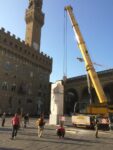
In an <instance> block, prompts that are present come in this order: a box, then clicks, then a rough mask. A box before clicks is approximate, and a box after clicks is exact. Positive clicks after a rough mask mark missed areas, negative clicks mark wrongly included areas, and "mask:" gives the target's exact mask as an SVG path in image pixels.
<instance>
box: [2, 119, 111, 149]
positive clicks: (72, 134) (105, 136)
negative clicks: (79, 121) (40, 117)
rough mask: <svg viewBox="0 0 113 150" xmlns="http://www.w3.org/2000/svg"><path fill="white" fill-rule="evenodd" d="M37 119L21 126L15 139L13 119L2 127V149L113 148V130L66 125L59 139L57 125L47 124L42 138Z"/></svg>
mask: <svg viewBox="0 0 113 150" xmlns="http://www.w3.org/2000/svg"><path fill="white" fill-rule="evenodd" d="M35 122H36V119H30V123H29V125H28V127H27V128H26V129H24V128H21V129H20V130H19V132H18V135H17V137H16V139H15V140H11V139H10V138H11V130H12V128H11V119H7V120H6V125H5V127H0V150H96V149H99V150H112V149H113V131H107V132H103V131H100V132H99V138H95V131H92V130H85V129H75V128H72V127H66V131H67V132H66V136H65V138H64V139H59V138H58V137H57V136H56V130H55V129H56V127H55V126H52V125H48V124H47V125H46V127H45V130H44V134H43V136H42V138H39V137H38V136H37V128H36V126H35Z"/></svg>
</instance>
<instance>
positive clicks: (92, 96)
mask: <svg viewBox="0 0 113 150" xmlns="http://www.w3.org/2000/svg"><path fill="white" fill-rule="evenodd" d="M81 102H83V103H87V104H97V103H99V100H98V97H97V94H96V92H95V89H94V88H91V89H90V93H89V91H88V87H85V88H84V90H83V91H82V98H81Z"/></svg>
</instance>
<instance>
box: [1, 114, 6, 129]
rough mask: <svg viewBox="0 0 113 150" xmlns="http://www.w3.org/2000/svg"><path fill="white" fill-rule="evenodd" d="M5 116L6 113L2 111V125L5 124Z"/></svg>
mask: <svg viewBox="0 0 113 150" xmlns="http://www.w3.org/2000/svg"><path fill="white" fill-rule="evenodd" d="M5 118H6V113H5V112H4V113H3V115H2V124H1V125H2V127H4V125H5Z"/></svg>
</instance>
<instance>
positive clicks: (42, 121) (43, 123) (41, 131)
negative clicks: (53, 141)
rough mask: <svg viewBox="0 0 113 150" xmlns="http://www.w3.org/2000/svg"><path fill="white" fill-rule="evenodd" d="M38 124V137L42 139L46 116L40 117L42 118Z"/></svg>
mask: <svg viewBox="0 0 113 150" xmlns="http://www.w3.org/2000/svg"><path fill="white" fill-rule="evenodd" d="M36 124H37V125H38V137H42V134H43V130H44V126H45V121H44V115H41V116H40V118H39V119H38V120H37V121H36Z"/></svg>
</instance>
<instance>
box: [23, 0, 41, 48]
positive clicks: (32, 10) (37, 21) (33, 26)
mask: <svg viewBox="0 0 113 150" xmlns="http://www.w3.org/2000/svg"><path fill="white" fill-rule="evenodd" d="M42 1H43V0H29V6H28V9H27V10H26V16H25V20H26V37H25V43H26V44H28V45H29V46H31V47H33V48H34V49H35V50H38V51H40V39H41V28H42V26H43V24H44V13H43V12H42Z"/></svg>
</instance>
